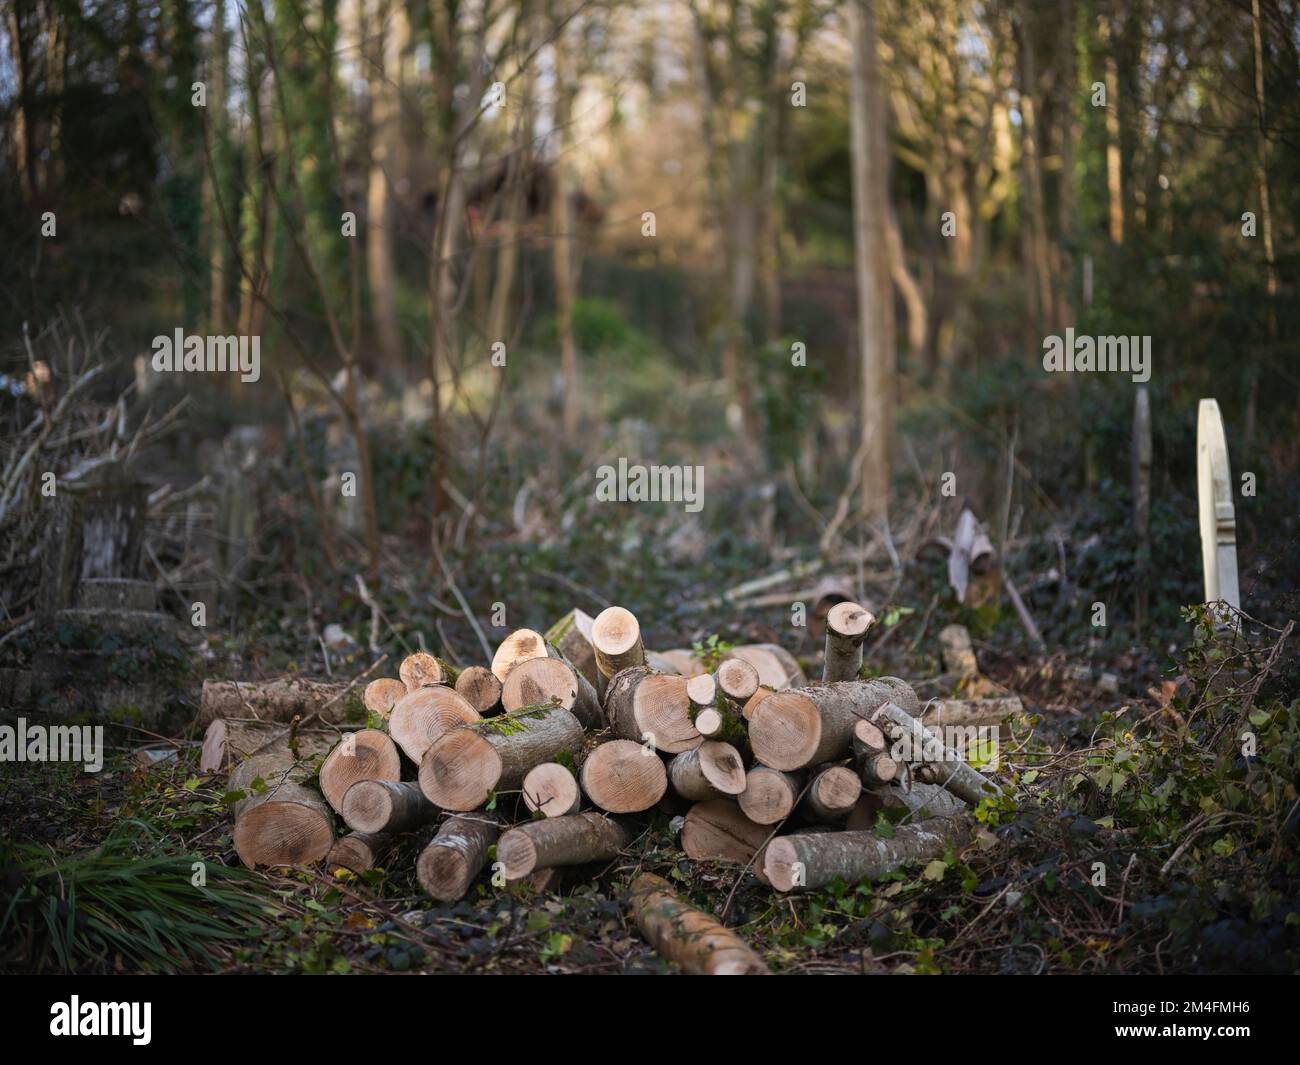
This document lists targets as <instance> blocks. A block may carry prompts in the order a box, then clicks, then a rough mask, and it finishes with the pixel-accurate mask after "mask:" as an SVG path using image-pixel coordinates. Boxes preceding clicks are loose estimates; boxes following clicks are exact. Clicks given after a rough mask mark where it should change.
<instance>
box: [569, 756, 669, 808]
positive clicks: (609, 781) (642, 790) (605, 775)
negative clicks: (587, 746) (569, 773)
mask: <svg viewBox="0 0 1300 1065" xmlns="http://www.w3.org/2000/svg"><path fill="white" fill-rule="evenodd" d="M582 790H583V791H584V792H586V795H587V798H589V799H590V800H591V801H592V802H593V803H595V804H596V805H597V806H599V807H600V808H601V809H602V810H608V811H609V812H610V813H614V814H625V813H639V812H641V811H642V810H648V809H650V807H652V806H653V805H654V804H655V803H657V802H658V801H659V800H660V799H662V798H663V797H664V793H665V792H666V791H667V790H668V773H667V770H665V769H664V763H663V762H662V761H661V760H660V759H659V758H658V756H656V755H655V753H654V752H653V751H651V750H648V749H647V748H645V747H643V746H641V744H639V743H633V742H632V741H631V740H610V741H609V742H608V743H602V744H601V745H600V746H599V747H596V748H595V749H594V750H592V751H591V752H590V753H589V754H588V755H587V759H586V761H585V762H584V763H583V765H582Z"/></svg>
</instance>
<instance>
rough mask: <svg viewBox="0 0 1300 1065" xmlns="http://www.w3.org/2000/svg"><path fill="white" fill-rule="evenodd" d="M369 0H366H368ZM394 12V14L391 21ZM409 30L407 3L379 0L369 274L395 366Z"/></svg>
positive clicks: (371, 73) (398, 357)
mask: <svg viewBox="0 0 1300 1065" xmlns="http://www.w3.org/2000/svg"><path fill="white" fill-rule="evenodd" d="M363 2H365V0H363ZM390 14H391V15H392V16H393V18H392V20H391V25H390V19H389V16H390ZM407 35H409V27H408V24H407V19H406V7H405V5H404V4H403V3H400V2H399V3H398V4H396V6H395V8H394V7H393V6H392V5H390V3H389V0H374V9H373V14H372V17H371V19H370V41H369V42H368V43H367V45H366V51H367V53H368V56H367V64H366V70H367V75H368V79H369V85H370V90H369V94H368V95H369V97H370V174H369V180H368V184H367V195H366V280H367V283H368V284H369V286H370V302H371V307H372V309H373V312H374V316H375V331H376V333H377V335H378V339H379V350H380V352H381V353H382V355H383V360H384V364H385V366H387V367H388V369H389V372H390V373H391V372H395V371H398V370H400V369H401V367H402V335H401V330H400V328H399V326H398V324H397V251H396V242H395V235H396V229H397V211H396V209H395V208H396V204H395V203H394V201H393V194H392V190H393V183H394V181H395V180H396V169H397V157H398V153H399V151H400V143H401V128H400V115H399V113H398V109H399V100H398V65H399V62H400V56H401V53H402V48H403V46H404V44H405V40H404V37H405V36H407Z"/></svg>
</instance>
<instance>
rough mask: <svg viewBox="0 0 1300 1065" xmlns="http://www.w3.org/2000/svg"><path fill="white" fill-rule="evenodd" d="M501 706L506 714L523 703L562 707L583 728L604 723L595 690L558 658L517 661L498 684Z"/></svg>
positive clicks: (579, 674) (584, 678)
mask: <svg viewBox="0 0 1300 1065" xmlns="http://www.w3.org/2000/svg"><path fill="white" fill-rule="evenodd" d="M501 705H502V707H503V708H504V709H505V710H506V712H507V713H509V712H511V711H514V710H519V709H521V708H522V707H525V706H552V705H554V706H562V707H564V709H566V710H570V711H572V713H573V716H574V717H576V718H577V719H578V720H579V721H580V722H582V727H583V728H585V729H597V728H600V727H601V726H603V725H604V723H605V719H604V715H603V714H602V713H601V711H600V702H599V701H598V700H597V698H596V689H595V688H593V687H592V686H591V685H590V684H589V683H588V682H587V678H586V677H584V676H583V675H582V674H581V673H579V672H578V671H577V670H575V669H574V668H573V666H571V665H570V664H569V663H568V662H565V661H564V660H563V659H560V658H530V659H529V660H528V661H526V662H520V663H519V664H518V665H517V666H515V667H514V668H513V669H512V670H511V671H510V673H509V674H508V675H507V676H506V682H505V684H503V685H502V686H501Z"/></svg>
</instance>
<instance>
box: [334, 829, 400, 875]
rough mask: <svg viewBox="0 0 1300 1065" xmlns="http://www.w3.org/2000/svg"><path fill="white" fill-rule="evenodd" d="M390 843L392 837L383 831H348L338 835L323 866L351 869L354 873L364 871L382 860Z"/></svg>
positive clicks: (391, 842) (372, 867)
mask: <svg viewBox="0 0 1300 1065" xmlns="http://www.w3.org/2000/svg"><path fill="white" fill-rule="evenodd" d="M392 844H393V837H392V836H387V835H384V834H383V833H372V832H349V833H348V834H347V835H346V836H340V837H339V838H338V839H337V840H336V841H335V843H334V846H333V847H331V848H330V852H329V855H328V856H327V857H326V859H325V868H326V869H331V870H332V869H338V868H343V869H351V870H352V872H354V873H364V872H365V871H366V870H368V869H374V868H375V867H376V866H378V865H379V863H380V862H381V861H383V858H384V855H385V854H386V853H387V852H388V849H389V848H390V847H391V846H392Z"/></svg>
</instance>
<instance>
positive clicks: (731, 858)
mask: <svg viewBox="0 0 1300 1065" xmlns="http://www.w3.org/2000/svg"><path fill="white" fill-rule="evenodd" d="M874 620H875V619H874V618H873V617H872V615H871V614H870V612H868V611H867V610H865V609H863V608H862V607H860V606H858V605H856V604H854V603H850V602H845V603H840V604H838V605H836V606H835V607H834V608H833V609H831V611H830V612H829V614H828V615H827V618H826V653H825V661H824V668H823V674H822V678H821V680H820V682H817V683H811V684H810V683H808V682H807V681H806V678H805V676H804V673H803V671H802V669H801V668H800V665H799V663H798V662H797V661H796V660H795V659H794V657H793V656H792V655H790V654H789V653H788V652H787V651H786V650H784V649H783V648H781V647H779V646H776V645H769V644H760V645H749V646H740V647H735V648H731V649H728V650H725V651H724V652H723V653H722V654H721V655H720V656H716V660H714V661H711V662H707V663H706V662H705V661H703V660H701V658H700V657H699V656H698V655H697V654H696V653H694V652H691V651H684V650H675V651H666V652H663V653H655V652H653V651H648V650H647V649H646V648H645V647H644V646H643V644H642V640H641V630H640V626H639V624H638V623H637V619H636V617H635V616H633V614H632V613H631V612H630V611H628V610H625V609H623V608H622V607H616V606H615V607H610V608H608V609H607V610H605V611H604V612H603V613H601V614H600V615H599V616H597V617H595V618H591V617H589V616H587V615H586V614H584V613H583V612H581V611H579V610H574V611H572V612H570V614H568V615H567V616H566V617H565V618H563V619H561V621H559V622H557V623H556V624H555V625H554V626H553V627H552V628H551V629H550V630H549V631H548V632H546V633H545V634H543V633H540V632H536V631H534V630H531V629H520V630H517V631H515V632H513V633H511V634H510V635H509V636H508V637H507V638H506V639H505V641H504V642H503V643H502V644H501V645H500V647H499V648H498V649H497V652H496V654H495V655H494V656H493V660H492V662H491V664H490V666H477V665H476V666H469V667H468V668H465V669H456V668H454V667H453V666H451V665H450V664H448V663H447V662H445V661H443V660H442V659H440V658H437V657H434V656H433V655H430V654H426V653H423V652H420V653H417V654H413V655H411V656H410V657H408V658H407V659H406V660H405V661H403V662H402V663H401V667H400V670H399V678H398V679H390V678H384V679H378V680H372V681H371V682H370V683H369V684H368V685H367V686H366V687H365V689H364V703H365V706H366V708H367V710H368V711H369V713H370V718H371V724H372V725H374V724H380V723H382V724H381V727H370V728H364V729H360V730H358V731H353V732H346V733H343V738H342V740H341V741H340V742H338V743H337V744H336V745H334V747H333V749H332V750H330V751H329V753H328V754H327V755H326V756H325V757H324V760H323V762H319V766H318V768H315V767H314V765H313V763H312V762H311V761H310V760H309V759H308V758H306V757H304V756H303V755H302V752H301V750H291V749H289V745H287V744H283V743H276V744H272V745H270V746H268V747H266V748H263V749H262V750H259V751H258V752H257V753H255V754H253V755H252V756H251V757H248V758H246V759H244V760H243V761H242V762H240V763H239V764H238V765H237V766H236V768H235V769H234V771H233V773H232V775H231V779H230V788H231V790H232V792H236V793H238V795H240V796H241V797H238V801H237V802H236V805H235V829H234V844H235V848H236V850H237V852H238V853H239V856H240V858H241V859H242V860H243V861H244V862H245V863H246V864H248V865H249V866H256V865H285V864H296V863H307V862H316V861H320V860H322V859H326V860H327V864H328V866H329V867H331V868H333V867H337V866H342V867H346V868H350V869H353V870H364V869H368V868H371V867H372V866H375V865H377V864H381V863H382V861H383V859H384V854H385V852H386V851H388V850H389V848H390V847H391V846H392V843H393V841H394V839H395V838H396V837H397V836H398V835H400V834H401V833H407V832H411V831H416V830H423V831H426V832H428V831H430V829H433V831H432V833H431V836H430V838H429V841H428V843H427V845H426V846H425V847H424V849H423V851H422V853H421V854H420V856H419V859H418V863H417V874H418V878H419V881H420V883H421V885H422V886H423V887H424V889H425V890H426V891H427V892H428V893H429V894H430V895H431V896H433V897H434V898H436V899H439V900H443V901H450V900H455V899H459V898H461V897H462V896H464V895H465V894H466V893H467V892H468V891H469V889H470V887H471V886H472V885H473V884H474V882H475V881H476V879H477V878H479V877H480V876H481V875H482V876H491V877H492V878H493V882H494V883H496V884H498V885H501V884H504V883H508V882H511V881H518V880H522V879H525V878H532V879H533V880H534V882H536V883H545V882H546V881H547V879H548V878H549V877H550V876H551V875H552V874H553V871H554V870H557V869H560V868H563V867H567V866H577V865H586V864H589V863H599V862H608V861H611V860H613V859H614V858H616V857H617V856H618V855H619V854H620V852H622V851H623V850H624V849H625V848H627V847H628V845H629V844H630V843H631V841H632V840H633V839H634V838H635V837H636V835H637V834H638V831H639V830H638V822H637V819H636V815H639V814H642V815H643V814H646V813H647V812H648V811H651V810H654V809H656V808H658V809H661V810H665V811H666V812H668V813H669V814H670V815H678V817H679V819H678V820H677V821H676V822H674V823H675V824H680V826H681V835H680V838H681V847H682V850H683V851H684V852H685V854H686V855H687V856H688V857H690V858H692V859H696V860H705V861H722V862H733V863H736V864H738V865H741V866H746V867H749V868H751V869H752V870H753V871H754V873H755V874H756V875H757V876H758V877H759V879H760V880H762V881H763V882H765V883H767V884H770V885H771V886H772V887H773V888H775V889H776V890H778V891H791V890H797V889H800V888H816V887H819V886H822V885H825V884H827V883H829V882H831V881H832V880H834V879H835V878H836V877H842V878H844V879H845V880H847V881H849V882H857V881H860V880H863V879H868V878H875V877H879V876H882V875H884V874H885V873H888V872H890V871H891V870H893V869H895V868H897V867H899V866H900V865H902V864H905V863H911V862H915V861H925V860H929V859H932V858H935V857H938V856H940V855H942V854H943V852H944V850H945V849H946V848H947V847H948V846H949V845H950V844H953V843H960V842H961V841H962V840H963V838H964V837H965V836H966V835H967V834H968V833H969V831H970V828H971V820H972V819H971V818H970V816H969V811H970V809H971V807H973V806H975V805H977V804H978V803H979V802H980V801H981V800H982V799H983V798H985V797H988V796H996V795H997V794H998V793H999V789H998V786H997V785H996V784H995V783H994V782H993V781H991V780H989V779H988V778H986V777H985V776H984V775H982V774H981V773H979V772H977V771H976V770H975V769H973V768H972V767H971V766H970V765H969V764H968V763H967V762H966V761H964V760H963V759H962V757H961V756H960V753H959V752H956V751H952V750H948V749H946V748H945V747H944V745H943V742H942V735H940V734H937V733H936V731H935V730H934V729H933V727H932V726H933V725H934V724H936V723H941V722H942V723H959V724H962V725H971V724H985V725H988V724H993V723H997V722H999V721H1000V720H1001V719H1002V718H1004V717H1006V716H1007V715H1008V713H1010V712H1013V711H1014V709H1016V708H1017V707H1016V704H1017V701H1016V700H997V699H981V700H967V701H960V700H932V701H931V704H930V705H928V706H926V707H925V708H923V707H922V705H921V702H920V700H918V698H917V696H916V693H915V692H914V691H913V689H912V687H911V686H910V685H908V684H907V683H905V682H904V681H902V680H899V679H898V678H896V677H878V678H874V679H867V680H863V679H860V678H861V674H862V646H863V640H864V638H865V637H866V635H867V632H868V630H869V629H870V627H871V626H872V624H873V623H874ZM327 692H328V688H325V689H324V690H320V691H316V690H312V689H311V687H310V686H306V687H304V686H303V684H302V683H301V682H298V683H297V684H296V685H289V686H288V687H286V688H284V689H283V690H276V691H270V690H267V691H263V692H262V697H263V698H264V700H269V701H264V702H263V703H262V704H261V708H262V710H263V711H266V710H268V709H274V707H273V705H272V704H273V703H274V701H275V700H277V699H279V700H284V699H287V700H288V701H289V702H290V704H291V709H290V711H289V712H290V713H292V714H293V715H294V717H295V720H298V719H300V718H301V717H302V714H303V712H304V711H306V710H307V709H308V708H309V707H311V706H313V700H315V704H316V705H319V704H320V703H321V702H322V701H325V705H326V706H327V707H329V708H330V709H341V708H342V704H341V703H340V701H339V699H338V697H337V695H336V696H334V697H333V698H332V699H328V700H326V696H327ZM252 694H253V693H252V692H251V691H247V690H243V686H238V685H236V686H230V685H226V686H221V685H215V684H214V685H213V686H212V688H211V691H210V692H209V690H208V689H206V688H205V692H204V703H205V712H207V713H208V716H210V717H213V718H214V719H216V720H220V713H221V711H220V709H212V710H211V711H210V712H208V707H209V704H210V705H211V706H212V707H218V706H219V704H220V703H221V700H223V699H226V700H228V701H230V702H232V703H234V704H236V705H240V704H242V705H248V703H249V699H250V697H252ZM270 716H274V715H270ZM280 716H285V715H284V714H283V713H282V714H281V715H280ZM319 716H320V717H322V718H323V719H326V720H328V719H329V718H330V716H331V715H330V713H328V712H325V713H321V714H320V715H319ZM314 769H315V771H314V773H313V770H314ZM890 807H894V808H897V809H899V810H902V811H905V812H907V813H908V814H909V815H910V816H908V817H905V818H903V819H902V820H903V823H902V824H901V825H900V827H898V828H897V829H896V830H895V831H894V832H893V833H892V834H891V835H890V837H889V838H887V839H886V838H879V837H878V836H877V834H876V833H875V832H874V831H873V827H874V825H875V824H876V822H877V820H878V817H879V815H880V813H881V812H882V811H885V810H887V809H888V808H890ZM683 811H684V817H681V816H680V815H681V814H682V812H683ZM336 817H337V818H341V819H342V821H343V822H344V823H345V824H346V826H347V828H348V829H349V830H350V831H349V832H348V834H346V835H343V836H341V837H340V838H336V837H335V829H334V826H335V821H336ZM435 826H436V827H435ZM494 847H495V851H494V852H493V850H492V848H494ZM490 855H491V856H492V859H491V860H490ZM489 867H490V868H489ZM650 879H651V880H654V879H655V878H650ZM643 880H644V878H643ZM632 894H633V896H634V897H635V898H638V899H642V900H643V901H644V902H645V905H646V906H652V907H654V908H655V909H654V912H655V913H658V914H660V916H661V917H662V916H663V915H664V914H668V913H672V912H675V911H674V906H677V905H680V904H677V903H675V902H674V901H673V900H672V898H671V890H670V889H668V888H667V885H666V884H663V883H662V882H660V883H657V884H656V883H650V882H648V881H646V882H642V881H638V886H637V889H636V890H635V891H634V892H633V893H632ZM691 912H694V911H691ZM641 916H645V918H646V922H648V924H649V925H650V926H653V925H654V924H655V919H654V918H653V915H652V914H646V915H640V914H639V915H638V922H639V923H642V922H641ZM679 916H680V915H679ZM696 916H697V917H699V918H701V919H704V920H706V921H707V920H711V919H709V918H707V917H706V915H703V914H697V915H696ZM664 919H665V920H668V919H667V918H664ZM693 920H694V919H692V921H693ZM668 923H669V924H671V923H673V922H672V921H671V920H669V921H668ZM678 923H680V922H678ZM688 923H691V922H688ZM715 923H716V922H715ZM702 927H703V926H702ZM644 929H645V925H644V924H643V930H644ZM647 934H648V935H649V934H650V933H647ZM702 934H704V935H705V938H708V937H709V936H721V937H722V938H723V939H724V940H725V939H726V935H727V932H726V929H724V928H722V927H721V926H717V927H716V928H712V927H711V926H710V927H708V928H706V929H705V932H704V933H702ZM742 946H743V945H742ZM724 953H726V952H725V951H724ZM751 961H752V959H749V958H742V959H741V961H740V962H738V963H737V965H739V967H740V969H741V970H744V969H745V968H746V966H748V965H750V963H751ZM710 964H712V963H710ZM760 964H761V963H760Z"/></svg>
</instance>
